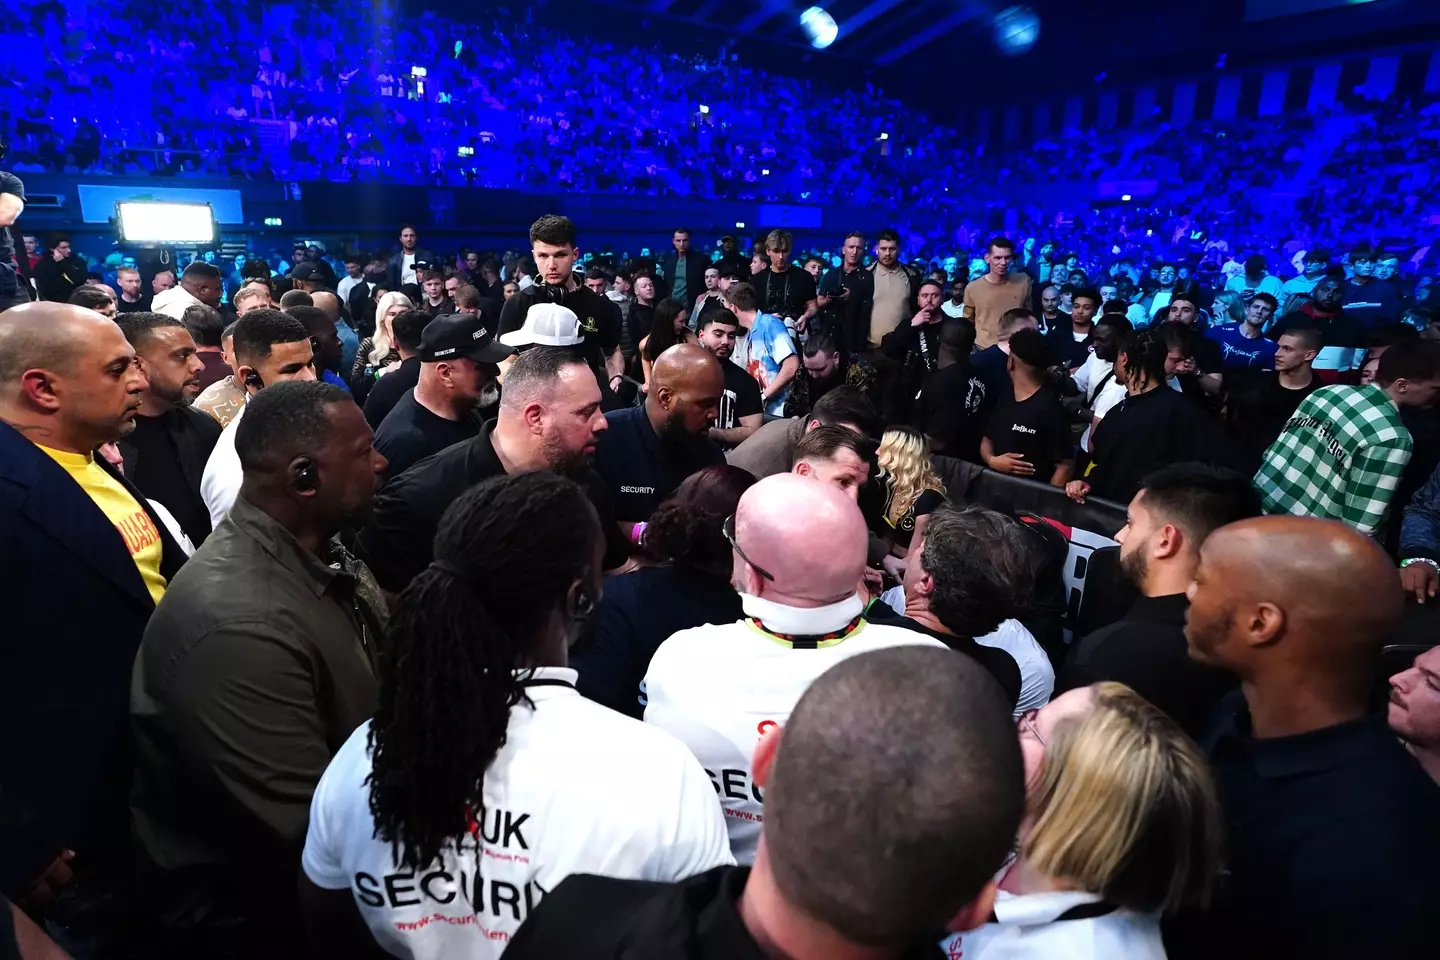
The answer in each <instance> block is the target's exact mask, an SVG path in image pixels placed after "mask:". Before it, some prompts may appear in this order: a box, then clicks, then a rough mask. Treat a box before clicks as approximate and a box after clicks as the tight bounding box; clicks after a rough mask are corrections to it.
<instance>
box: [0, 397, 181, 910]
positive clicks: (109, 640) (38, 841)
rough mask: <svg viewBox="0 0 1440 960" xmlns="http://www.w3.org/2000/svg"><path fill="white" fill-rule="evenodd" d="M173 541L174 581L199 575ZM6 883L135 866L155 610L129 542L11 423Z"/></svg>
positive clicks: (5, 578)
mask: <svg viewBox="0 0 1440 960" xmlns="http://www.w3.org/2000/svg"><path fill="white" fill-rule="evenodd" d="M99 462H100V464H101V466H102V467H103V468H104V469H105V471H106V472H107V473H109V474H110V475H111V476H113V477H115V478H116V479H118V480H119V481H120V482H121V483H123V484H124V485H125V487H126V489H128V490H129V491H130V494H131V495H132V496H134V497H135V499H136V501H137V502H138V503H140V504H141V506H143V507H144V508H145V510H146V512H147V513H149V514H150V519H151V522H153V523H154V524H155V529H156V530H158V531H159V532H160V538H161V542H162V543H163V544H164V551H165V552H164V558H163V560H162V563H161V567H160V572H161V573H162V574H164V576H165V578H166V579H167V580H169V579H170V578H172V577H174V575H175V573H176V572H177V571H178V570H179V569H180V566H181V564H183V563H184V562H185V555H184V553H183V552H182V551H181V549H180V547H179V545H178V544H176V543H175V541H174V540H173V539H172V538H171V537H170V534H169V533H168V532H167V531H166V529H165V524H163V523H162V522H161V521H160V518H159V517H157V516H156V515H155V513H154V511H153V510H151V509H150V505H149V504H147V503H146V502H145V498H144V496H143V495H142V494H141V493H140V491H138V490H136V489H135V488H134V487H133V486H132V485H131V484H130V483H129V481H127V480H125V478H124V477H123V476H122V475H121V474H120V473H119V471H117V470H115V469H114V468H113V467H111V466H110V465H109V464H108V463H106V462H105V461H104V460H103V458H102V459H101V460H100V461H99ZM0 583H3V584H4V588H3V589H4V595H5V603H4V607H5V622H4V628H3V629H0V663H3V664H4V666H3V668H0V729H3V730H5V731H7V736H6V748H5V762H4V764H3V765H0V796H3V798H4V801H5V803H4V806H5V807H6V808H7V810H8V811H9V815H6V816H3V817H0V883H4V884H5V885H7V886H8V887H9V888H10V889H11V890H13V885H14V884H15V883H23V882H25V881H28V880H31V879H34V877H35V876H37V875H38V872H39V870H40V869H43V868H44V867H45V866H46V865H47V864H48V863H49V861H50V860H51V859H53V858H54V857H55V856H57V855H58V854H59V852H60V848H61V847H62V846H66V847H70V848H71V849H73V850H75V852H76V854H77V856H78V857H79V858H81V859H89V860H91V861H94V860H98V859H104V858H105V857H106V856H107V855H117V854H123V851H124V849H125V844H126V840H127V838H128V836H129V790H130V771H131V758H130V742H129V736H128V731H129V716H130V673H131V669H132V667H133V665H134V662H135V653H136V651H137V650H138V649H139V647H140V636H141V634H142V633H143V632H144V630H145V624H146V623H147V622H148V621H149V619H150V614H151V613H152V612H153V611H154V609H155V604H154V602H153V601H151V599H150V593H149V591H148V590H146V588H145V582H144V581H143V580H142V579H141V577H140V571H139V570H137V569H136V567H135V563H134V561H133V560H132V559H131V558H130V552H129V551H128V550H127V549H126V547H125V541H124V540H123V539H122V538H121V536H120V534H119V532H118V531H117V530H116V529H115V527H114V526H113V525H112V524H111V523H110V521H109V520H108V519H107V518H106V517H105V514H104V513H102V512H101V510H100V508H99V507H97V506H96V505H95V503H94V501H92V500H91V499H90V497H89V496H88V495H87V494H86V493H85V491H84V490H82V489H80V487H79V485H77V484H76V483H75V481H74V480H72V479H71V478H70V475H69V474H67V473H66V472H65V470H64V469H63V468H61V467H60V465H59V464H57V463H56V462H55V461H54V460H52V459H50V457H49V456H48V455H47V454H46V453H45V452H44V451H43V450H41V449H40V448H39V447H37V446H35V445H34V444H33V443H31V442H30V441H29V440H27V439H26V438H25V437H24V436H22V435H21V434H20V433H19V432H18V431H16V430H15V429H14V428H12V427H11V426H9V425H8V424H5V423H0Z"/></svg>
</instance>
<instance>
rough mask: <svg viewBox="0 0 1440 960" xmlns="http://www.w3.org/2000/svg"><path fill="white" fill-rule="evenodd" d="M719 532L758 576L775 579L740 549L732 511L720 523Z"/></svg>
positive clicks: (771, 580) (770, 579)
mask: <svg viewBox="0 0 1440 960" xmlns="http://www.w3.org/2000/svg"><path fill="white" fill-rule="evenodd" d="M720 532H721V533H722V534H724V535H725V539H726V540H728V541H730V546H731V547H732V548H734V550H735V552H736V553H738V554H740V559H741V560H744V561H745V562H746V563H748V564H750V567H751V569H753V570H754V571H755V572H756V573H758V574H760V576H762V577H764V578H765V579H766V580H769V581H770V582H772V583H773V582H774V581H775V575H774V574H773V573H771V572H770V571H769V570H766V569H765V568H764V567H761V566H759V565H757V564H756V563H755V561H754V560H751V559H750V558H749V557H747V556H745V551H744V550H741V549H740V544H738V543H736V542H735V514H733V513H732V514H730V516H728V517H726V518H725V522H724V523H723V524H721V525H720Z"/></svg>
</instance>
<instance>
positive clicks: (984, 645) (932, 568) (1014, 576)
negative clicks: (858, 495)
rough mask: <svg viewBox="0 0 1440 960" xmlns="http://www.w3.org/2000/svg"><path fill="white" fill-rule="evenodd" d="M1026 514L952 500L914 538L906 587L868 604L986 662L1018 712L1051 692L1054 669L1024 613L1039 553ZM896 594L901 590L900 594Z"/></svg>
mask: <svg viewBox="0 0 1440 960" xmlns="http://www.w3.org/2000/svg"><path fill="white" fill-rule="evenodd" d="M1033 537H1034V534H1032V533H1031V532H1030V531H1029V530H1026V529H1025V527H1024V525H1023V524H1021V523H1020V521H1018V520H1015V519H1014V518H1012V517H1007V516H1005V515H1004V514H1003V513H998V512H996V511H994V510H989V509H986V508H985V507H980V506H971V507H966V508H965V509H963V510H962V509H959V508H957V507H955V506H953V505H950V504H946V505H944V506H942V507H941V508H940V509H938V510H936V511H935V512H934V513H932V514H930V520H929V522H928V523H927V524H926V525H925V529H924V531H923V532H922V534H921V535H920V537H919V538H918V539H917V540H916V541H915V542H914V543H912V544H911V545H910V555H909V558H908V560H907V562H906V564H905V582H904V584H903V586H902V587H899V588H897V589H896V591H892V592H890V593H887V594H886V595H885V597H884V598H882V599H883V600H884V601H885V602H882V603H874V604H871V605H870V608H869V609H868V610H867V611H866V612H865V619H867V620H869V621H870V622H871V623H884V624H889V625H891V626H896V627H903V628H905V629H907V630H917V631H919V632H920V633H923V634H925V635H926V636H929V637H934V638H935V639H936V640H939V641H940V642H941V643H943V644H945V645H946V646H947V647H949V648H950V649H952V650H955V651H958V652H960V653H963V654H965V655H966V656H968V657H971V658H972V659H974V660H976V661H978V662H979V663H980V664H981V666H983V667H985V669H986V670H988V671H989V672H990V674H991V676H993V677H994V678H995V679H996V680H997V681H998V682H999V684H1000V687H1001V689H1003V690H1004V691H1005V696H1006V698H1007V701H1008V702H1009V704H1010V705H1011V707H1012V708H1014V709H1015V712H1016V714H1017V715H1018V714H1020V713H1024V712H1025V711H1026V710H1035V709H1038V708H1040V707H1042V706H1044V705H1045V704H1046V703H1048V702H1049V700H1050V693H1051V691H1052V690H1053V689H1054V686H1055V671H1054V669H1053V668H1052V667H1051V666H1050V660H1049V658H1048V657H1047V656H1046V655H1045V651H1044V650H1042V649H1041V648H1040V645H1039V644H1038V643H1036V641H1035V637H1034V636H1033V635H1031V633H1030V632H1029V631H1028V630H1026V629H1025V627H1024V626H1022V625H1021V624H1020V622H1019V620H1017V619H1016V618H1017V617H1019V616H1020V615H1021V614H1022V613H1023V612H1024V611H1025V609H1026V607H1027V606H1028V605H1029V603H1030V599H1031V595H1032V594H1033V593H1034V589H1035V578H1036V574H1037V573H1038V571H1039V568H1040V563H1041V557H1040V554H1039V553H1038V551H1037V547H1036V543H1035V541H1034V540H1033V539H1032V538H1033ZM897 594H898V595H897Z"/></svg>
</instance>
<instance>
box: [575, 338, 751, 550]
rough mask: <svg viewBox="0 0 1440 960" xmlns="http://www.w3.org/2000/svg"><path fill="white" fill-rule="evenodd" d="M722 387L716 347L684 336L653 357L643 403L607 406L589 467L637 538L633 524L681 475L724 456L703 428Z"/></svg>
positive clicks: (713, 415)
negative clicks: (713, 349) (622, 407)
mask: <svg viewBox="0 0 1440 960" xmlns="http://www.w3.org/2000/svg"><path fill="white" fill-rule="evenodd" d="M724 391H725V374H724V371H723V370H721V369H720V361H719V360H717V359H715V355H714V354H712V353H711V352H710V351H709V350H706V349H705V348H704V347H700V346H696V345H695V344H690V343H682V344H677V345H675V346H673V347H671V348H670V349H669V350H666V351H665V352H664V353H662V354H660V356H659V357H657V358H656V360H655V365H654V367H653V368H652V369H651V371H650V392H649V393H648V394H647V395H646V397H645V403H644V404H643V405H641V406H638V407H630V408H629V409H626V410H616V411H613V412H611V413H607V414H605V419H606V421H607V422H608V423H609V429H608V430H606V431H605V433H604V435H603V436H601V438H600V445H599V447H598V449H597V450H596V451H595V470H596V472H597V473H599V474H600V476H601V477H603V478H604V480H605V483H606V485H607V486H608V487H609V488H610V496H611V499H612V500H613V501H614V503H615V519H616V520H617V521H619V523H620V526H621V529H622V530H624V531H625V533H626V534H627V535H628V536H630V537H631V538H632V539H633V540H634V541H635V542H636V543H638V542H639V536H640V534H639V533H636V532H635V527H636V525H637V524H643V523H644V522H645V521H646V520H648V519H650V514H652V513H654V512H655V508H656V507H658V506H659V505H660V504H661V502H662V501H664V500H665V499H666V498H667V497H669V496H670V494H672V493H674V492H675V488H676V487H678V486H680V484H681V482H682V481H684V479H685V478H686V477H688V476H690V474H692V473H696V472H698V471H700V470H703V469H704V468H706V467H708V466H711V465H712V464H717V463H724V462H725V455H724V453H722V452H721V450H720V448H719V447H718V446H717V445H716V444H715V442H714V441H712V440H711V439H709V437H708V436H707V434H708V433H709V430H710V424H711V423H712V422H714V420H715V418H716V417H717V416H719V409H720V396H721V394H722V393H724ZM643 530H644V528H643V527H641V532H643Z"/></svg>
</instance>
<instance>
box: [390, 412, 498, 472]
mask: <svg viewBox="0 0 1440 960" xmlns="http://www.w3.org/2000/svg"><path fill="white" fill-rule="evenodd" d="M481 426H482V423H481V421H480V419H479V418H478V417H476V416H473V415H467V416H464V417H461V418H460V419H459V420H447V419H446V418H444V417H442V416H440V415H439V414H436V413H432V412H431V411H429V410H427V409H425V407H423V406H422V405H421V404H420V401H418V400H416V399H415V391H414V390H409V391H406V393H405V395H404V396H403V397H401V398H400V402H399V403H397V404H395V407H394V409H392V410H391V411H390V412H389V413H388V414H386V416H385V422H384V423H382V424H380V429H379V430H376V431H375V449H376V450H379V451H380V453H381V455H382V456H384V457H385V459H386V460H387V461H389V463H388V465H387V466H386V468H385V477H386V479H389V480H393V479H394V478H395V477H398V476H400V474H402V473H404V472H405V471H406V470H409V469H410V468H411V467H413V466H414V465H415V464H417V463H419V462H420V461H421V460H424V459H425V458H426V457H428V456H431V455H432V454H436V453H439V452H440V451H441V450H444V449H445V448H446V447H450V446H453V445H454V444H457V443H464V442H465V441H466V440H469V439H470V438H471V437H473V436H475V434H477V433H479V432H480V427H481Z"/></svg>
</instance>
